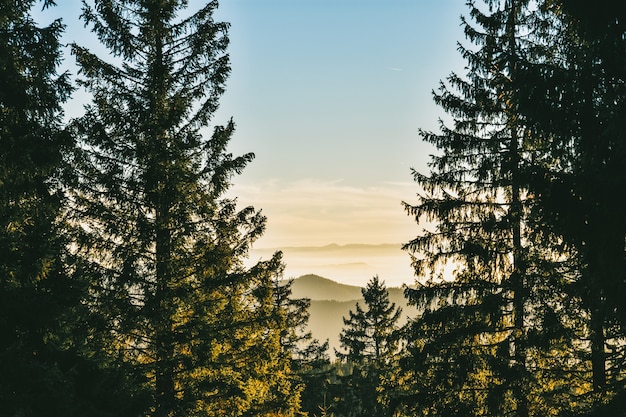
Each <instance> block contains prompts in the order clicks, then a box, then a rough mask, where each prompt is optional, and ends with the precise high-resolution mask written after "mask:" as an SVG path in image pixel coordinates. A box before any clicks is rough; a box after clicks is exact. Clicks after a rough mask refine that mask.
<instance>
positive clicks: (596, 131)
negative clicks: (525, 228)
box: [522, 1, 626, 403]
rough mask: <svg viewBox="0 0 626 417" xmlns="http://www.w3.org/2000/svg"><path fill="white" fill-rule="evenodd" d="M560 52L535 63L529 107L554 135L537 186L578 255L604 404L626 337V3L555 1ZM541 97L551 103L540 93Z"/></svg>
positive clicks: (528, 66) (542, 129)
mask: <svg viewBox="0 0 626 417" xmlns="http://www.w3.org/2000/svg"><path fill="white" fill-rule="evenodd" d="M544 7H545V8H546V10H549V11H550V12H551V13H552V15H553V16H554V17H555V18H554V22H555V23H554V29H553V33H552V43H553V44H554V45H558V46H559V47H560V48H559V49H558V54H556V56H555V55H549V54H546V55H547V58H546V59H545V60H544V62H540V63H525V67H524V76H525V77H526V80H525V83H526V84H527V85H529V86H532V88H529V89H528V94H527V96H526V97H525V98H526V100H524V101H523V102H522V109H523V112H524V113H525V114H526V117H527V119H528V121H529V122H530V123H531V124H532V126H533V129H535V131H536V132H538V133H539V134H540V135H541V136H542V137H544V138H546V139H547V140H545V141H544V142H543V143H542V145H543V146H544V147H545V149H546V150H547V155H548V158H547V161H550V159H551V160H552V161H558V163H542V164H536V165H535V167H534V173H535V175H534V178H533V181H531V182H530V188H531V190H532V191H533V192H534V194H535V195H537V198H538V199H539V201H540V202H541V207H542V209H543V210H542V215H543V217H544V219H545V222H546V224H547V225H549V226H550V227H552V228H553V229H554V230H555V231H556V232H557V233H558V234H560V235H561V236H562V238H563V241H564V242H565V243H566V244H568V245H570V246H571V247H572V248H573V249H574V250H575V252H576V254H577V256H578V259H579V269H580V278H579V279H578V281H577V283H576V286H575V287H574V290H575V293H572V296H574V297H577V298H579V299H581V302H582V305H583V307H584V309H585V310H586V311H587V312H588V313H587V314H588V315H589V323H588V327H589V336H588V338H589V339H590V342H591V355H590V356H591V357H590V361H591V367H592V378H591V379H592V383H593V387H594V390H595V391H596V393H597V394H598V395H597V396H596V398H597V401H598V402H599V403H602V402H604V400H605V398H606V396H607V394H610V393H611V392H612V391H613V390H614V389H615V388H616V384H617V386H620V385H623V382H620V381H619V380H620V379H621V377H620V376H619V374H620V372H619V369H620V368H621V369H623V367H624V362H623V359H620V358H623V351H621V350H622V349H621V348H620V345H621V343H619V342H617V343H616V340H617V339H619V338H620V337H622V335H623V333H624V323H625V321H624V317H625V316H624V309H623V303H622V301H621V299H622V298H623V297H622V294H623V293H624V290H625V288H624V286H623V282H624V270H625V268H624V261H625V259H626V256H625V250H624V240H625V239H626V222H624V216H623V215H622V214H621V212H622V211H623V209H622V207H621V205H620V203H618V202H617V200H616V199H615V198H613V195H616V194H620V193H621V192H623V190H624V189H625V187H626V182H625V179H626V177H625V175H624V170H623V165H624V163H625V162H626V151H625V149H626V147H625V146H624V143H625V139H624V135H623V133H621V132H622V131H623V127H624V121H623V117H622V116H621V114H622V113H623V110H624V105H625V103H626V101H625V97H626V90H625V89H624V79H625V78H626V71H625V68H626V67H625V66H624V62H625V58H626V52H625V51H626V44H625V42H624V36H623V34H624V25H625V21H626V19H625V17H626V14H625V13H624V9H623V7H621V6H616V7H600V6H598V5H596V4H594V5H593V6H592V5H590V4H588V3H585V2H579V1H572V2H563V1H546V2H544ZM539 97H541V100H539V99H538V98H539Z"/></svg>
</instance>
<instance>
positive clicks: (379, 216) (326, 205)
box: [232, 179, 418, 247]
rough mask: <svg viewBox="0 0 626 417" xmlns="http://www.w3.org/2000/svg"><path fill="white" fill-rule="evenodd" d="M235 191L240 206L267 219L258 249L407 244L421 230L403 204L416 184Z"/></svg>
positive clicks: (320, 184)
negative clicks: (253, 209) (261, 213)
mask: <svg viewBox="0 0 626 417" xmlns="http://www.w3.org/2000/svg"><path fill="white" fill-rule="evenodd" d="M232 192H233V194H234V195H236V196H237V197H238V199H239V203H240V204H242V205H253V206H254V207H256V208H258V209H262V210H263V213H264V214H265V215H266V216H267V218H268V227H267V232H266V235H265V236H264V237H263V238H262V239H261V240H260V241H259V242H258V244H257V246H262V247H281V246H315V245H325V244H329V243H338V244H346V243H371V244H377V243H403V242H406V241H408V240H410V239H411V238H413V237H414V236H415V234H416V233H417V231H418V227H417V225H416V224H415V223H414V221H413V220H412V219H411V218H409V217H408V216H407V215H406V214H405V213H404V211H403V208H402V205H401V202H402V201H403V200H410V199H412V196H414V195H415V184H413V183H379V184H376V185H372V186H365V187H358V186H353V185H348V184H345V183H343V182H342V181H341V180H336V181H322V180H314V179H307V180H297V181H285V180H280V181H279V180H273V181H266V182H263V183H258V184H254V185H251V184H238V185H236V186H235V187H233V190H232Z"/></svg>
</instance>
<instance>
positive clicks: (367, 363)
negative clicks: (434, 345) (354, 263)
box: [336, 276, 402, 416]
mask: <svg viewBox="0 0 626 417" xmlns="http://www.w3.org/2000/svg"><path fill="white" fill-rule="evenodd" d="M361 293H362V294H363V298H364V299H365V306H366V309H365V310H363V309H362V308H361V306H360V305H359V303H357V304H356V307H355V311H352V310H350V312H349V317H348V318H345V317H344V319H343V322H344V328H343V329H342V331H341V334H340V335H339V340H340V342H341V347H342V348H343V349H344V352H336V353H337V357H338V358H339V359H341V360H343V361H346V362H347V363H349V364H351V365H352V373H351V374H350V375H347V376H345V377H343V378H342V379H343V381H342V383H343V384H344V385H345V386H346V387H347V390H345V391H344V392H345V393H346V395H344V397H345V398H343V399H342V402H341V404H339V405H338V407H339V408H340V409H339V411H338V413H339V414H342V415H346V416H371V415H377V416H385V415H390V412H389V410H388V409H387V408H386V407H385V406H384V405H383V403H382V401H380V400H379V396H380V392H379V391H380V388H381V387H382V379H384V378H385V377H386V376H387V373H388V372H390V371H391V369H392V366H393V361H394V359H395V354H396V353H397V349H398V342H399V340H398V320H399V319H400V314H401V313H402V309H401V308H399V307H396V305H395V303H390V301H389V293H388V292H387V288H386V287H385V284H384V283H383V282H381V281H380V280H379V278H378V276H375V277H373V278H372V279H371V280H370V281H369V282H368V283H367V286H366V287H365V288H363V289H361Z"/></svg>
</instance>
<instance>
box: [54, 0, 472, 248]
mask: <svg viewBox="0 0 626 417" xmlns="http://www.w3.org/2000/svg"><path fill="white" fill-rule="evenodd" d="M58 3H59V6H58V7H55V8H52V9H51V10H50V11H48V12H47V16H60V17H63V18H64V20H65V22H66V24H67V25H68V31H67V34H66V36H65V39H64V40H65V41H66V42H73V41H76V42H77V43H79V44H82V45H85V46H89V47H92V48H94V49H95V50H102V49H101V47H99V46H97V44H96V43H95V42H94V39H93V36H92V35H90V34H89V33H88V32H87V31H86V29H84V28H83V27H82V24H81V23H77V21H76V19H77V17H78V15H79V13H80V2H79V1H77V0H59V1H58ZM220 3H221V4H220V9H219V11H218V14H217V16H216V18H217V19H219V20H224V21H228V22H230V23H231V24H232V26H231V30H230V38H231V47H230V55H231V62H232V74H231V76H230V78H229V81H228V85H227V92H226V94H225V95H224V96H223V98H222V100H221V108H220V110H219V112H218V113H217V114H216V116H215V119H214V121H215V122H216V123H219V124H222V123H225V122H226V121H227V120H228V118H229V117H231V116H232V117H233V118H234V120H235V123H236V124H237V132H236V134H235V136H234V138H233V141H232V145H231V149H232V150H233V152H234V153H236V154H240V153H243V152H254V153H255V154H256V159H255V160H254V162H253V163H252V164H250V165H249V167H248V168H247V169H246V171H245V172H244V174H243V175H242V176H240V177H238V178H235V179H234V182H235V187H234V188H233V193H234V194H236V195H237V196H239V198H240V201H241V203H242V204H252V205H254V206H255V207H257V208H261V209H263V212H264V213H265V214H266V215H267V216H268V220H269V222H268V228H267V232H266V236H265V237H263V238H262V239H261V241H260V242H259V243H258V245H260V246H261V247H281V246H298V245H302V246H308V245H324V244H328V243H339V244H346V243H373V244H376V243H403V242H406V241H408V240H409V239H411V238H412V237H414V236H415V235H416V233H418V230H419V229H418V227H417V225H415V223H414V222H413V221H412V220H411V219H408V218H407V217H406V215H405V214H404V212H403V210H402V207H401V204H400V202H401V201H402V200H409V201H410V200H411V199H412V197H413V196H414V195H415V192H416V190H417V189H416V187H415V185H414V184H413V183H412V178H411V174H410V167H415V168H417V169H418V170H420V171H425V170H426V161H427V160H428V154H429V153H431V152H432V149H431V148H430V147H428V146H427V145H425V144H423V143H422V142H421V141H420V138H419V136H418V129H419V128H426V129H434V128H436V126H437V118H438V117H442V116H444V114H443V112H442V111H441V110H440V109H439V108H437V107H436V106H435V104H434V103H433V101H432V99H431V94H430V91H431V90H432V89H433V88H436V87H437V85H438V82H439V80H440V79H442V78H445V77H446V76H447V75H448V74H449V73H450V71H452V70H455V71H460V72H463V63H462V60H461V58H460V57H459V53H458V52H457V51H456V42H457V41H463V39H464V38H463V33H462V30H461V28H460V26H459V24H460V20H459V16H460V15H461V14H463V13H465V11H466V6H465V2H464V0H222V1H221V2H220ZM199 4H200V1H199V0H191V1H190V7H191V8H196V7H197V5H199ZM67 58H68V59H70V60H72V59H73V58H72V57H70V56H67ZM86 99H87V98H86V97H85V95H84V94H80V93H77V94H76V95H75V99H74V100H73V101H72V102H70V103H69V105H68V108H67V113H68V115H69V116H75V115H78V114H80V112H81V110H80V108H81V103H82V102H84V101H85V100H86Z"/></svg>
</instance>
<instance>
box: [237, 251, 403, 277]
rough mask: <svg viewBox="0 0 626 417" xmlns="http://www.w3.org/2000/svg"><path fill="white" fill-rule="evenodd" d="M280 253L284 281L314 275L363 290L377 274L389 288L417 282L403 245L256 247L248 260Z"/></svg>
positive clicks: (265, 257) (252, 260) (253, 260)
mask: <svg viewBox="0 0 626 417" xmlns="http://www.w3.org/2000/svg"><path fill="white" fill-rule="evenodd" d="M277 250H281V251H282V252H283V259H284V262H285V265H286V267H285V273H284V278H287V279H289V278H298V277H300V276H302V275H307V274H314V275H319V276H321V277H324V278H327V279H330V280H333V281H336V282H338V283H341V284H347V285H354V286H358V287H364V286H365V285H366V284H367V282H368V281H369V280H370V279H371V278H372V277H373V276H374V275H378V277H379V278H380V280H381V281H384V282H385V285H386V286H387V287H401V286H402V285H403V284H407V285H411V284H413V283H414V276H413V270H412V268H411V266H410V263H411V259H410V257H409V255H408V253H406V252H405V251H402V250H401V244H400V243H398V244H395V243H382V244H378V245H376V244H362V243H352V244H344V245H339V244H336V243H329V244H327V245H321V246H285V247H253V249H252V250H251V251H250V258H249V259H250V261H251V262H255V261H257V260H258V259H268V258H269V257H270V256H271V255H272V254H273V253H274V252H275V251H277Z"/></svg>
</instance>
